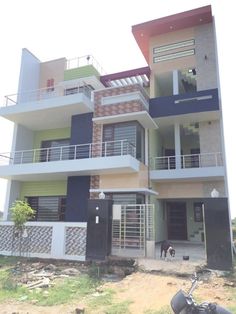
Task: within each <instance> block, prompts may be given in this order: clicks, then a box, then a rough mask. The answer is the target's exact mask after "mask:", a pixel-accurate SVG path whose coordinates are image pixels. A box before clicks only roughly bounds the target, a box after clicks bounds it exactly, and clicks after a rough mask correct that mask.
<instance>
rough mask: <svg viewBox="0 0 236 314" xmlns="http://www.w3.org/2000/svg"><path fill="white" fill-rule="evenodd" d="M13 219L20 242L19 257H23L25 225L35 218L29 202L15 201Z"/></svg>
mask: <svg viewBox="0 0 236 314" xmlns="http://www.w3.org/2000/svg"><path fill="white" fill-rule="evenodd" d="M10 213H11V219H12V220H13V222H14V226H15V229H16V231H17V233H18V238H19V241H20V247H19V255H20V256H21V244H22V235H23V231H24V228H25V223H26V222H27V221H28V220H30V219H32V218H34V216H35V210H34V209H33V208H31V207H30V206H29V204H28V203H27V202H24V201H19V200H18V201H15V202H14V203H13V205H12V207H11V208H10Z"/></svg>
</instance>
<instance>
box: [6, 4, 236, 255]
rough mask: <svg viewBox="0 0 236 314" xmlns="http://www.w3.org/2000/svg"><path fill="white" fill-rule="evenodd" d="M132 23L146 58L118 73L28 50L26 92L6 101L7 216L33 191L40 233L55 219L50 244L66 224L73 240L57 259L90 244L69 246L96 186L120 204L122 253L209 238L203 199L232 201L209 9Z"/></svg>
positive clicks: (116, 237)
mask: <svg viewBox="0 0 236 314" xmlns="http://www.w3.org/2000/svg"><path fill="white" fill-rule="evenodd" d="M132 32H133V35H134V37H135V39H136V41H137V43H138V46H139V48H140V49H141V51H142V53H143V55H144V57H145V59H146V61H147V64H148V66H146V67H143V68H139V69H134V70H130V71H125V72H119V73H114V74H110V75H102V73H101V69H100V68H99V67H98V64H97V63H94V61H95V60H94V59H93V58H92V57H91V56H87V57H84V58H78V59H76V60H66V59H65V58H61V59H57V60H52V61H48V62H40V61H39V60H38V59H37V58H36V57H35V56H34V55H32V54H31V53H30V52H29V51H28V50H27V49H23V54H22V63H21V71H20V80H19V89H18V94H17V95H13V96H12V95H11V96H8V97H7V98H6V106H5V107H2V108H1V109H0V115H1V116H2V117H5V118H6V119H9V120H10V121H13V122H14V123H15V131H14V138H13V145H12V152H10V153H9V154H1V157H2V158H1V161H2V164H1V166H0V176H1V177H2V178H5V179H8V180H9V184H8V192H7V197H6V208H5V212H4V219H5V220H9V213H8V209H9V207H10V206H11V204H12V202H14V201H15V200H16V199H22V200H23V199H25V200H27V201H28V202H29V204H30V205H31V206H32V207H33V208H35V209H36V211H37V215H36V220H37V221H38V222H37V223H36V222H35V223H34V222H32V223H31V226H32V230H33V229H34V230H35V228H38V229H37V230H38V231H37V232H39V233H40V232H42V237H44V236H43V234H44V231H43V229H42V228H48V229H47V230H46V229H45V230H46V231H45V232H46V234H47V237H46V238H50V240H48V243H49V242H50V241H52V242H53V241H54V240H55V241H56V237H57V236H58V237H60V236H59V234H60V232H59V231H58V230H59V229H57V231H55V232H54V229H55V228H59V227H58V226H59V225H60V226H62V225H63V226H64V227H65V231H63V232H64V233H63V236H64V234H65V241H67V242H66V245H65V246H66V248H65V251H64V252H62V251H63V249H61V248H60V249H58V250H59V251H60V253H58V252H57V251H56V250H57V249H56V248H54V249H53V250H54V255H53V256H54V257H57V256H58V257H65V258H74V259H77V257H76V256H78V255H80V257H81V256H83V254H84V247H83V250H82V251H81V252H82V253H81V252H80V254H79V253H78V252H77V251H76V250H77V249H76V248H75V247H74V249H71V251H70V245H71V243H73V242H74V243H75V242H76V241H77V240H78V239H80V240H79V241H82V240H83V241H82V242H83V243H85V241H86V239H85V233H84V230H85V229H86V221H87V202H88V199H90V198H97V197H98V194H99V193H100V192H104V193H105V196H106V198H111V199H113V201H114V204H115V206H114V213H113V236H112V239H113V250H114V252H115V253H116V254H118V253H119V252H120V251H121V249H123V248H135V249H139V251H141V252H143V250H145V249H146V241H147V240H149V242H153V241H155V242H159V241H161V240H163V239H170V240H181V241H189V242H199V243H204V241H205V234H204V229H206V222H205V223H204V215H203V207H204V206H203V204H205V203H204V202H205V199H208V198H210V197H211V196H219V197H220V199H224V200H226V202H227V197H228V195H227V180H226V167H225V156H224V141H223V129H222V115H221V102H220V93H219V82H218V65H217V53H216V41H215V29H214V19H213V16H212V13H211V7H210V6H206V7H202V8H198V9H195V10H191V11H187V12H183V13H180V14H175V15H172V16H168V17H164V18H160V19H157V20H154V21H150V22H146V23H143V24H139V25H135V26H133V28H132ZM4 162H5V165H4V164H3V163H4ZM214 192H215V194H216V195H213V194H214ZM212 193H213V194H212ZM225 213H226V217H228V218H229V215H228V208H227V206H226V210H225ZM206 219H208V218H206ZM226 220H227V219H226ZM58 221H60V222H64V223H63V224H62V223H61V224H60V223H58ZM39 222H40V223H39ZM79 223H80V224H79ZM226 225H227V222H226ZM56 226H57V227H56ZM5 228H6V226H5ZM8 228H10V227H9V226H8ZM229 228H230V227H229V225H228V226H226V229H227V230H229ZM55 230H56V229H55ZM81 230H82V231H81ZM205 231H206V230H205ZM4 232H6V230H5V231H4ZM32 232H33V231H32ZM54 233H55V234H56V235H55V234H54ZM61 239H62V242H63V241H64V238H63V237H62V238H61ZM81 239H82V240H81ZM37 241H38V239H37ZM50 243H51V242H50ZM63 243H64V242H63ZM149 244H150V243H149ZM6 245H7V244H6ZM40 245H42V247H43V244H40ZM230 245H231V244H230ZM67 246H68V247H67ZM72 246H73V245H72ZM9 247H10V244H9ZM42 247H41V248H40V250H41V251H40V250H39V253H40V254H41V256H47V255H44V254H49V255H50V250H51V244H48V247H47V250H44V249H43V248H42ZM116 249H117V250H116ZM4 250H5V251H7V249H3V248H2V249H0V251H4ZM73 250H74V251H73ZM8 251H9V249H8ZM34 252H37V251H34ZM68 252H69V253H68ZM35 254H36V253H35Z"/></svg>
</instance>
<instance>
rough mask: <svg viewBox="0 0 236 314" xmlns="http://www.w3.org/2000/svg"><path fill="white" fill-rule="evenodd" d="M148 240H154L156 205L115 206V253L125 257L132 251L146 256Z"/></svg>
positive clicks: (113, 244) (113, 223) (113, 242)
mask: <svg viewBox="0 0 236 314" xmlns="http://www.w3.org/2000/svg"><path fill="white" fill-rule="evenodd" d="M147 240H154V205H153V204H129V205H113V220H112V250H113V252H115V253H116V254H117V255H119V253H122V251H123V254H122V255H124V250H127V249H130V250H133V251H134V250H136V253H137V254H138V255H140V254H141V255H143V256H144V255H145V249H146V241H147ZM137 250H138V252H137Z"/></svg>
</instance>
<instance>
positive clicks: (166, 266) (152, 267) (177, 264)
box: [113, 241, 206, 276]
mask: <svg viewBox="0 0 236 314" xmlns="http://www.w3.org/2000/svg"><path fill="white" fill-rule="evenodd" d="M171 243H172V244H173V247H174V249H175V257H174V258H172V257H170V256H168V258H167V259H166V260H164V259H160V244H157V245H156V247H155V258H153V259H150V258H144V257H143V256H144V252H143V251H139V250H134V249H133V250H132V249H127V250H121V251H116V252H113V254H114V253H117V255H119V256H126V257H133V258H135V259H136V260H137V263H138V265H139V267H140V268H141V269H143V270H146V271H152V272H163V273H168V274H177V275H181V276H184V275H186V276H187V275H191V274H193V273H194V272H195V271H196V269H198V268H201V267H203V266H204V265H205V264H206V253H205V247H204V244H201V243H193V242H187V241H171ZM183 256H189V260H183Z"/></svg>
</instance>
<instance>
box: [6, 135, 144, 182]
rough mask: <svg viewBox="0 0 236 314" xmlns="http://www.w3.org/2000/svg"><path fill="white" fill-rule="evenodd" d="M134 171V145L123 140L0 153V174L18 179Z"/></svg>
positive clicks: (58, 177) (136, 166)
mask: <svg viewBox="0 0 236 314" xmlns="http://www.w3.org/2000/svg"><path fill="white" fill-rule="evenodd" d="M137 171H139V161H138V160H137V159H136V148H135V147H134V146H133V145H132V144H131V143H129V142H128V141H127V140H121V141H110V142H101V143H88V144H81V145H70V146H61V147H52V148H41V149H32V150H22V151H15V152H10V153H1V154H0V177H1V178H5V179H12V180H20V181H27V180H37V181H39V180H46V179H50V180H55V179H65V178H66V177H67V176H71V175H74V176H75V175H77V176H79V175H95V174H101V173H109V174H113V173H117V172H119V173H122V172H125V173H127V172H128V173H129V172H137Z"/></svg>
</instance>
